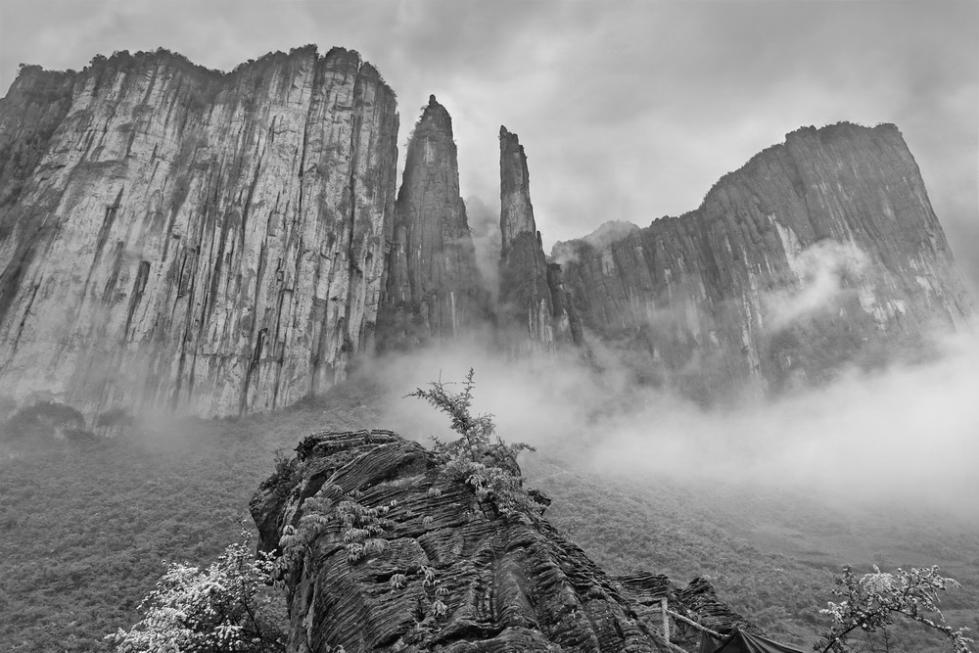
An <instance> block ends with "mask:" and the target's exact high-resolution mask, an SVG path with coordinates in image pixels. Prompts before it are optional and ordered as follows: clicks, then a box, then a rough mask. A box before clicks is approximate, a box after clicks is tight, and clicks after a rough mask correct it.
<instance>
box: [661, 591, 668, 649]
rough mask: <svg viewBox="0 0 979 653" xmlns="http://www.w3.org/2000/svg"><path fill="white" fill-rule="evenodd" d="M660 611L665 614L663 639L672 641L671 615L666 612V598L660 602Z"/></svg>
mask: <svg viewBox="0 0 979 653" xmlns="http://www.w3.org/2000/svg"><path fill="white" fill-rule="evenodd" d="M659 611H660V612H661V613H662V614H663V639H665V640H666V641H667V642H669V641H670V615H669V613H668V612H667V611H666V597H665V596H664V597H663V598H661V599H660V600H659Z"/></svg>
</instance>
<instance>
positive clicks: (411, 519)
mask: <svg viewBox="0 0 979 653" xmlns="http://www.w3.org/2000/svg"><path fill="white" fill-rule="evenodd" d="M297 452H298V456H297V459H296V461H295V462H294V466H293V467H292V468H291V469H290V470H284V471H282V473H279V474H277V475H276V476H274V477H272V478H270V479H269V480H268V481H266V482H265V483H263V485H262V487H261V489H260V490H259V492H258V493H257V494H256V496H255V498H254V499H253V500H252V503H251V510H252V515H253V517H254V518H255V522H256V524H257V525H258V527H259V531H260V535H261V546H262V547H263V548H264V549H266V550H276V549H278V548H279V544H280V540H281V538H282V537H283V535H287V534H290V533H294V532H296V531H298V530H299V529H302V528H303V527H304V526H303V524H302V523H301V522H302V520H303V517H304V516H306V517H307V526H308V523H309V519H310V518H309V516H310V515H311V514H314V513H315V512H317V511H318V512H319V515H320V516H317V517H315V523H317V524H319V526H318V527H317V530H316V531H315V537H313V538H312V539H311V541H309V542H308V545H306V546H305V547H301V548H300V549H299V554H298V555H297V556H295V557H294V558H293V563H292V566H291V571H290V572H289V573H288V574H287V577H286V583H287V595H288V606H289V615H290V620H291V631H290V635H289V648H288V650H289V651H295V652H299V651H310V652H323V653H325V652H326V651H333V650H335V648H336V647H337V646H343V648H344V649H345V650H346V651H347V652H348V653H355V652H361V651H363V652H367V651H458V652H462V651H494V652H497V651H499V652H502V651H514V652H516V651H569V652H570V651H637V652H638V651H665V650H668V649H667V647H666V646H665V645H664V644H663V642H662V640H661V639H660V638H659V637H658V635H656V634H655V633H654V632H653V631H652V629H651V628H650V627H649V626H648V625H647V624H646V623H645V622H643V620H641V619H639V618H638V617H637V613H636V610H637V609H639V608H640V607H641V606H640V605H639V604H638V602H633V600H631V599H628V598H626V597H625V595H623V594H622V592H621V588H620V587H619V586H618V585H617V584H615V583H614V582H613V581H612V580H611V579H610V578H609V577H608V576H606V575H605V573H604V572H603V571H602V570H601V569H599V568H598V567H597V566H596V565H595V564H594V563H593V562H592V561H591V560H589V559H588V558H587V557H586V556H585V554H584V553H583V552H582V551H581V550H580V549H579V548H578V547H576V546H575V545H574V544H571V543H570V542H568V541H566V540H565V539H564V538H563V537H561V535H559V534H558V533H557V532H556V531H555V530H554V529H553V528H552V527H551V526H550V525H549V524H548V523H547V522H546V521H545V520H544V519H543V518H542V517H540V516H539V515H536V514H530V513H520V514H519V515H515V516H510V517H504V516H502V515H500V514H498V513H497V512H496V511H495V509H494V508H493V506H492V504H490V503H489V502H485V501H484V502H483V503H480V502H478V501H477V500H476V497H475V495H474V494H473V492H472V491H471V490H470V489H468V486H465V485H463V484H461V483H458V482H449V481H447V480H446V479H445V478H444V477H442V476H440V473H439V472H440V463H439V462H438V460H437V459H436V458H435V456H434V455H433V454H432V453H431V452H428V451H426V450H425V449H424V448H422V447H421V445H419V444H417V443H414V442H408V441H406V440H402V439H401V438H399V437H397V436H396V435H393V434H392V433H390V432H387V431H369V432H368V431H361V432H354V433H333V434H321V435H315V436H310V437H309V438H306V440H304V441H303V443H302V444H301V445H300V446H299V447H298V448H297ZM346 502H356V503H357V504H359V505H360V506H361V507H363V508H365V509H372V510H384V511H385V512H384V513H383V520H384V521H383V525H382V528H381V529H380V530H379V532H378V534H377V535H376V537H377V538H378V539H381V540H383V544H382V545H378V546H372V548H371V552H370V553H369V554H367V555H365V556H363V557H362V558H360V559H357V560H352V559H351V557H350V555H349V553H348V551H347V550H346V549H345V544H346V543H348V542H349V541H350V537H349V532H348V531H349V529H347V530H345V527H344V526H343V525H342V523H341V522H342V517H341V513H342V512H343V511H344V510H345V508H343V506H345V505H349V503H346ZM310 506H318V508H317V509H316V510H313V509H311V508H310ZM324 506H326V507H327V509H326V510H325V512H323V508H324ZM321 517H322V519H321ZM345 535H347V536H348V537H347V539H346V540H345ZM436 601H441V602H442V603H443V604H444V606H445V612H444V614H443V615H441V616H437V614H436V610H435V607H434V605H435V602H436Z"/></svg>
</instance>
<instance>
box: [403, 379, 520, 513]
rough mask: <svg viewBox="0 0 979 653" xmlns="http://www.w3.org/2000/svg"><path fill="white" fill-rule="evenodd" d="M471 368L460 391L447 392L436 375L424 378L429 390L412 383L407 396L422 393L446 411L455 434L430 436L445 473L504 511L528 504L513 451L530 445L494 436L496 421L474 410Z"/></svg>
mask: <svg viewBox="0 0 979 653" xmlns="http://www.w3.org/2000/svg"><path fill="white" fill-rule="evenodd" d="M474 376H475V372H474V371H473V369H472V368H470V369H469V373H468V374H466V380H465V381H463V382H462V383H461V385H462V391H461V392H450V391H449V390H448V389H446V385H451V384H447V383H444V382H442V381H441V380H439V381H435V382H433V383H430V384H429V389H428V390H423V389H421V388H416V389H415V391H414V392H412V393H411V394H409V395H408V396H409V397H417V398H419V399H424V400H425V401H427V402H428V403H429V404H431V405H432V406H434V407H435V408H437V409H438V410H440V411H441V412H443V413H445V414H446V415H448V417H449V420H450V426H451V428H452V430H453V431H455V432H456V433H458V434H459V436H460V437H459V438H458V439H456V440H451V441H449V442H444V441H442V440H440V439H439V438H435V437H433V439H434V440H435V451H436V453H438V454H440V455H442V456H444V457H445V467H444V470H445V471H444V474H446V475H448V476H449V477H450V478H451V479H452V480H459V481H463V482H465V483H466V484H467V485H469V486H470V487H472V488H473V490H474V491H475V493H476V497H477V499H479V500H480V501H483V500H487V499H488V500H490V501H491V502H492V504H493V505H494V506H496V508H497V509H498V510H499V511H500V512H501V513H503V514H505V515H510V514H513V513H515V512H516V511H517V509H518V508H522V509H529V508H530V507H531V503H532V502H533V501H534V500H535V499H534V498H533V497H531V496H530V495H529V494H528V493H527V492H526V491H525V490H524V489H523V478H522V477H521V475H520V468H519V467H518V466H517V464H516V462H517V455H518V454H519V453H520V452H521V451H533V450H534V448H533V447H531V446H530V445H528V444H524V443H523V442H516V443H512V444H509V443H506V442H504V441H503V440H502V439H500V438H499V437H496V438H495V441H494V439H493V438H494V435H495V433H496V425H495V424H494V423H493V416H492V415H490V414H486V413H484V414H481V415H473V414H472V401H473V387H475V385H476V383H475V381H473V377H474Z"/></svg>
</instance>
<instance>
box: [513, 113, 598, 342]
mask: <svg viewBox="0 0 979 653" xmlns="http://www.w3.org/2000/svg"><path fill="white" fill-rule="evenodd" d="M500 231H501V233H502V241H501V245H502V246H501V259H500V292H499V313H500V324H501V326H502V329H503V334H502V335H503V338H504V340H505V342H506V345H507V347H508V349H510V350H517V351H519V350H521V349H526V348H530V349H545V350H546V349H553V348H554V347H555V346H557V345H560V344H566V343H577V342H580V340H581V331H580V328H579V324H578V316H577V314H576V313H575V311H574V306H573V305H572V304H571V302H570V301H569V300H568V297H567V293H566V290H565V287H564V282H563V277H562V274H561V268H560V266H559V265H556V264H554V265H552V264H550V263H549V262H548V260H547V257H546V256H545V255H544V249H543V247H542V246H541V237H540V233H539V232H538V231H537V223H536V222H535V221H534V207H533V205H532V204H531V202H530V174H529V172H528V170H527V156H526V154H525V153H524V148H523V146H522V145H521V144H520V140H519V138H518V137H517V135H516V134H513V133H511V132H509V131H507V129H506V127H500Z"/></svg>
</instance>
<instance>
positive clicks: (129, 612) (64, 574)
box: [0, 387, 979, 652]
mask: <svg viewBox="0 0 979 653" xmlns="http://www.w3.org/2000/svg"><path fill="white" fill-rule="evenodd" d="M373 397H374V395H373V394H372V390H371V389H370V388H366V387H347V388H342V389H339V390H337V391H335V392H334V393H332V394H331V395H330V396H328V397H327V398H326V399H325V400H322V401H318V402H316V403H309V404H305V405H300V406H297V407H294V408H293V409H290V410H289V411H286V412H282V413H279V414H275V415H267V416H256V417H250V418H246V419H241V420H220V421H212V422H200V421H185V422H179V423H173V424H170V425H167V426H158V427H156V428H155V429H154V431H153V432H151V433H147V434H145V435H144V436H143V437H142V438H140V439H135V440H133V441H129V442H113V443H111V444H108V445H101V446H94V447H89V448H74V449H63V450H59V451H55V452H46V453H43V454H38V453H35V454H31V455H28V456H23V457H20V458H16V459H7V460H3V461H0V614H2V615H3V617H2V618H0V650H3V651H11V652H26V651H32V652H34V651H38V652H42V651H43V652H46V651H90V650H104V644H103V642H102V641H101V637H102V636H103V635H104V634H105V633H107V632H110V631H113V630H115V629H116V628H118V627H120V626H124V625H127V624H129V623H131V622H132V621H133V620H134V616H135V612H134V611H135V606H136V605H137V603H138V602H139V600H140V598H141V597H142V596H144V595H145V594H146V592H147V591H148V590H149V589H150V588H151V587H152V585H153V583H154V582H155V580H156V578H157V577H158V576H159V574H160V572H161V569H162V565H161V562H162V561H163V560H174V559H179V560H189V561H192V562H195V563H206V562H208V561H210V560H211V559H212V558H213V557H215V556H216V555H217V553H218V552H219V551H220V550H221V549H222V548H223V547H224V546H225V545H226V544H227V543H228V542H230V541H231V540H233V539H234V538H235V537H236V536H237V534H238V532H239V528H240V527H239V523H240V520H241V519H243V518H245V519H247V503H248V499H249V498H250V496H251V494H252V492H253V491H254V489H255V488H256V487H257V486H258V483H259V482H260V481H261V480H262V479H263V478H264V477H265V476H266V475H267V474H268V473H269V472H270V471H271V468H272V458H273V454H274V452H275V451H276V450H279V449H282V450H287V451H288V450H291V449H292V447H294V446H295V444H296V442H297V441H298V440H299V439H300V438H301V437H302V436H303V435H305V434H307V433H310V432H313V431H318V430H326V429H353V428H369V427H373V426H385V425H383V424H379V423H378V420H379V412H378V411H377V410H375V409H374V408H373V407H372V405H370V404H371V401H372V399H373ZM386 426H389V427H390V426H395V427H396V425H386ZM525 469H526V471H527V475H528V477H529V478H530V482H531V485H533V486H537V487H540V488H542V489H545V490H546V491H548V492H549V493H550V494H551V495H552V497H553V498H554V504H553V505H552V506H551V508H550V510H549V513H548V515H549V517H550V518H551V519H552V521H553V522H554V523H555V524H557V525H558V526H559V527H561V528H563V529H564V530H565V531H566V532H567V533H568V534H569V535H570V536H571V537H572V538H573V539H574V540H575V541H577V542H578V543H579V544H580V545H581V546H582V547H583V548H584V549H585V550H586V551H587V552H588V553H589V554H591V555H592V556H593V557H594V558H595V559H596V560H597V561H598V562H600V563H601V564H603V565H604V566H605V567H606V568H607V569H608V570H609V571H610V572H611V573H625V572H628V571H631V570H633V569H638V568H647V569H653V570H657V571H662V572H665V573H668V574H670V575H671V576H672V577H674V578H675V579H676V580H678V581H681V582H682V581H686V580H688V579H689V578H691V577H693V576H695V575H699V574H705V573H706V574H708V575H709V576H711V578H712V579H713V580H714V581H715V583H716V585H717V586H718V588H719V590H720V592H721V595H722V597H723V598H725V599H727V600H729V601H731V602H732V603H733V604H734V605H735V606H736V607H737V608H739V609H740V610H742V611H744V612H745V613H746V614H749V615H750V616H752V617H753V618H754V619H755V620H756V621H757V622H758V623H760V624H761V625H762V626H763V627H765V628H767V629H768V630H770V631H771V632H773V633H777V634H778V635H779V636H781V637H783V638H784V639H786V640H788V641H794V642H796V643H797V644H800V645H802V646H803V648H808V644H809V643H810V642H811V641H813V640H814V639H815V633H816V632H818V631H819V630H820V625H821V623H822V618H821V617H820V616H819V615H818V613H817V609H818V606H819V605H821V604H822V603H823V602H824V601H825V600H827V599H828V598H829V594H828V592H829V587H830V585H831V577H832V572H833V571H835V570H836V569H837V568H838V566H839V564H842V563H844V562H853V563H857V564H859V563H867V564H869V563H870V562H873V561H874V560H875V559H876V560H877V561H878V562H882V563H884V564H886V565H889V566H890V565H897V564H922V563H925V562H932V561H934V562H938V563H939V564H942V565H943V567H945V568H946V570H947V571H948V572H949V573H950V574H952V575H954V576H956V577H958V578H959V579H960V580H963V581H964V582H966V583H967V590H968V591H966V592H962V593H960V594H959V596H958V599H957V600H958V602H957V603H949V604H948V607H949V608H951V609H950V610H949V611H948V613H949V615H950V616H951V617H952V618H953V620H954V622H956V623H957V624H965V625H969V626H973V627H977V626H979V616H977V615H976V610H975V606H976V605H979V571H977V563H979V537H976V533H975V532H969V531H968V530H963V529H961V528H960V529H953V530H951V531H949V532H943V533H936V532H929V530H928V529H922V528H915V527H913V526H912V527H905V528H904V529H903V530H902V529H901V528H898V527H896V526H894V525H893V524H892V523H891V520H890V519H889V518H888V517H887V516H881V515H877V514H874V513H868V514H865V515H861V516H858V517H848V518H843V517H840V516H839V515H837V514H836V513H834V512H832V511H830V510H828V509H825V508H821V507H819V506H817V505H815V504H806V503H805V501H804V500H801V503H800V500H798V499H797V498H795V499H791V500H789V499H776V498H772V497H766V496H763V495H757V494H753V493H752V492H750V491H748V490H746V489H743V488H741V489H739V488H734V487H728V488H698V489H696V490H691V489H684V488H682V487H679V486H676V485H670V484H668V483H664V482H653V481H648V480H632V481H630V480H627V479H616V480H615V481H614V482H612V481H610V480H609V479H608V478H601V477H598V476H594V475H589V474H586V473H582V472H580V471H570V469H571V468H569V467H568V466H567V465H563V464H559V463H557V462H555V461H554V460H549V459H547V458H546V457H545V456H544V455H543V454H542V455H535V456H534V457H533V458H528V460H527V461H526V463H525ZM800 505H801V506H802V510H800ZM970 619H971V623H970ZM911 637H912V636H911V635H910V634H905V641H906V642H908V647H907V648H906V649H905V650H909V651H911V650H915V651H917V650H925V649H926V646H925V643H924V641H923V640H920V639H918V638H916V637H915V638H913V639H910V638H911Z"/></svg>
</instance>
